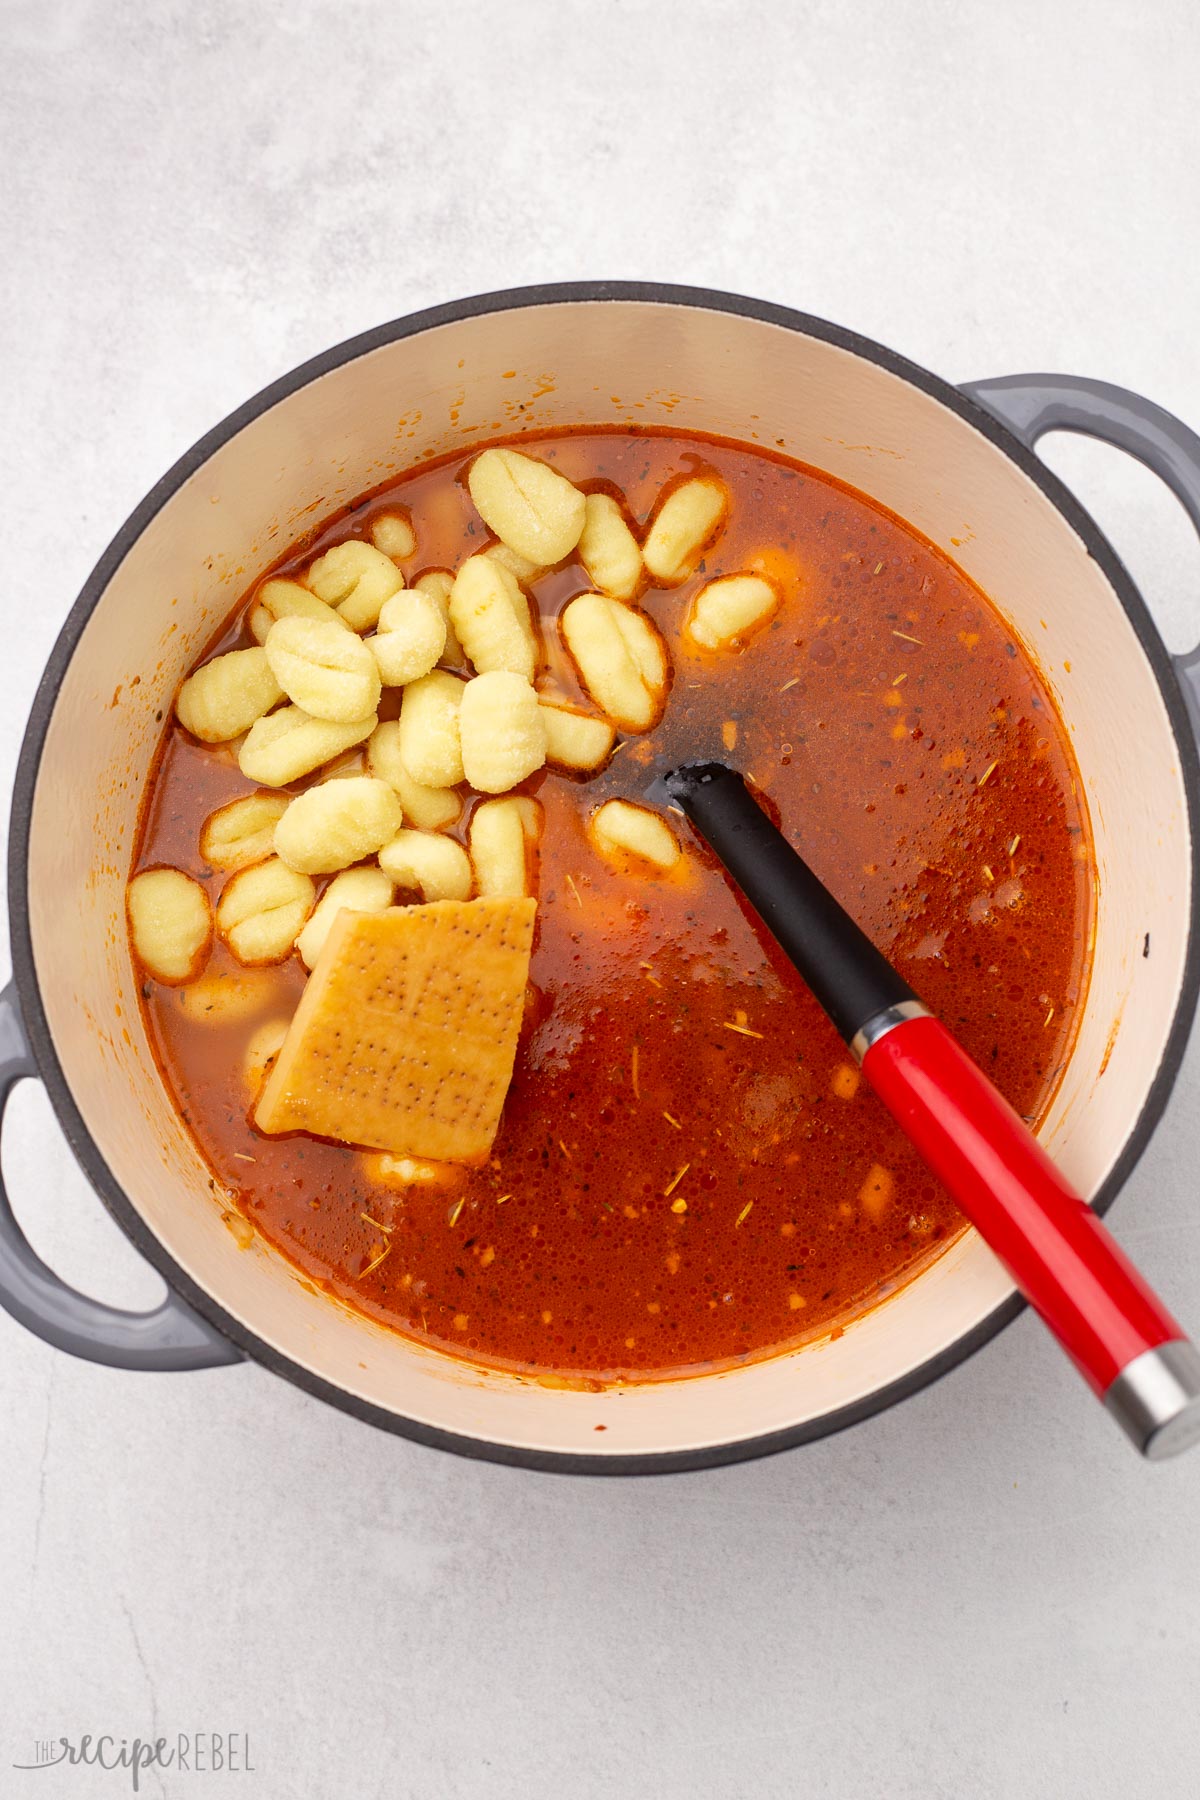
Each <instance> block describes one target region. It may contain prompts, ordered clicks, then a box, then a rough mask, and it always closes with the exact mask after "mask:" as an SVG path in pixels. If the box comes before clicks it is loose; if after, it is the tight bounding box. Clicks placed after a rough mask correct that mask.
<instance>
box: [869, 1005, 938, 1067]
mask: <svg viewBox="0 0 1200 1800" xmlns="http://www.w3.org/2000/svg"><path fill="white" fill-rule="evenodd" d="M932 1017H933V1014H932V1013H931V1012H930V1010H929V1008H928V1007H927V1006H924V1005H922V1003H921V1001H919V1000H901V1001H900V1002H899V1003H898V1004H897V1005H896V1006H885V1007H884V1009H883V1011H882V1012H877V1013H876V1014H875V1016H874V1017H873V1018H870V1019H868V1020H867V1022H866V1024H865V1025H860V1026H859V1028H858V1030H857V1031H856V1032H855V1034H854V1036H853V1037H852V1038H851V1039H850V1054H851V1056H852V1057H853V1058H854V1060H855V1062H856V1063H859V1064H861V1062H862V1059H863V1057H864V1056H865V1055H866V1054H867V1051H868V1050H869V1049H870V1048H871V1046H872V1044H877V1043H878V1042H879V1040H880V1038H881V1037H886V1036H887V1034H888V1032H889V1031H895V1029H896V1027H897V1025H904V1024H906V1023H907V1022H908V1020H909V1019H931V1018H932Z"/></svg>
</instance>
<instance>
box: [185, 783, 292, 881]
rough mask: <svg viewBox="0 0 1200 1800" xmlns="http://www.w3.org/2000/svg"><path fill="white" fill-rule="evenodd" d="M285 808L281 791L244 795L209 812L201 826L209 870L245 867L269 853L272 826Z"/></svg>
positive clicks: (201, 844) (273, 830)
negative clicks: (277, 792) (279, 792)
mask: <svg viewBox="0 0 1200 1800" xmlns="http://www.w3.org/2000/svg"><path fill="white" fill-rule="evenodd" d="M286 810H287V801H286V800H285V799H284V797H283V795H282V794H246V795H244V796H243V798H242V799H240V800H231V801H230V802H229V804H228V805H227V806H220V807H218V808H217V810H216V812H214V813H210V814H209V815H208V818H207V819H205V821H204V824H203V825H202V826H201V828H200V854H201V856H202V857H203V858H204V860H205V862H206V863H207V864H208V866H209V868H210V869H244V868H246V867H247V866H248V865H249V864H250V863H254V862H261V861H262V859H263V857H264V856H269V855H270V854H271V845H272V843H273V841H274V836H275V827H276V825H278V823H279V821H280V819H281V818H282V817H283V815H284V813H285V811H286Z"/></svg>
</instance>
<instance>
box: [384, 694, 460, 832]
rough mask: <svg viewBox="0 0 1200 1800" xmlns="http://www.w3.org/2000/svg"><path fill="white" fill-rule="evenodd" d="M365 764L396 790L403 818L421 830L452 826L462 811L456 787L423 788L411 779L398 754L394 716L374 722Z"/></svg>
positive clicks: (398, 737) (398, 732)
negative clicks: (380, 722) (379, 722)
mask: <svg viewBox="0 0 1200 1800" xmlns="http://www.w3.org/2000/svg"><path fill="white" fill-rule="evenodd" d="M367 765H368V767H369V769H370V771H371V774H372V775H377V776H378V777H379V779H380V781H386V782H387V784H388V786H389V787H392V788H394V789H395V790H396V794H397V796H398V797H399V800H400V805H401V807H402V808H403V811H404V817H405V819H406V820H407V821H408V822H409V824H412V825H416V826H418V827H419V829H420V830H421V831H441V830H443V829H444V828H445V827H446V826H447V825H453V824H454V822H455V820H456V819H457V818H458V816H459V814H460V813H461V812H462V797H461V795H460V794H459V792H458V789H457V788H452V787H425V786H423V785H422V783H421V782H419V781H414V780H413V778H412V776H411V775H410V774H409V772H408V770H407V769H406V768H405V766H404V761H403V758H402V757H401V755H400V725H399V722H398V720H396V719H389V720H387V721H386V723H385V724H383V725H377V726H376V727H375V730H374V731H373V732H372V733H371V737H370V740H369V742H368V744H367Z"/></svg>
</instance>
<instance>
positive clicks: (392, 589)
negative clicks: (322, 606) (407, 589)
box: [304, 538, 404, 631]
mask: <svg viewBox="0 0 1200 1800" xmlns="http://www.w3.org/2000/svg"><path fill="white" fill-rule="evenodd" d="M304 580H305V583H306V584H307V586H308V587H310V588H311V589H312V591H313V593H314V594H315V595H316V596H317V599H318V600H324V601H325V602H326V604H327V605H329V606H332V607H333V608H334V609H335V610H336V612H337V614H338V617H339V618H341V619H343V620H344V621H345V623H346V624H347V625H349V627H350V629H351V630H352V631H369V630H370V629H371V627H372V625H374V624H375V623H376V621H377V620H378V618H379V614H380V612H381V611H382V610H383V603H384V601H385V600H390V599H391V597H392V595H393V594H398V593H399V592H400V589H401V588H402V587H403V586H404V577H403V575H401V573H400V571H399V569H398V568H397V567H396V565H395V563H394V562H393V561H392V559H391V558H390V557H389V556H385V555H384V554H383V551H382V550H377V549H376V548H375V546H374V544H364V543H363V541H362V539H361V538H350V539H348V540H347V542H346V543H344V544H335V545H334V547H333V549H332V550H327V551H326V552H325V554H324V556H319V557H318V558H317V560H316V562H315V563H313V565H312V566H311V568H310V569H309V570H308V571H307V573H306V574H305V577H304Z"/></svg>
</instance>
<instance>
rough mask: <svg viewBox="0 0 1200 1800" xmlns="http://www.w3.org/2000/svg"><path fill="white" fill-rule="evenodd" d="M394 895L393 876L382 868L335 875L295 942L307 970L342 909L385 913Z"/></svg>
mask: <svg viewBox="0 0 1200 1800" xmlns="http://www.w3.org/2000/svg"><path fill="white" fill-rule="evenodd" d="M394 894H395V889H394V886H393V884H392V880H391V877H390V876H388V875H385V874H384V872H383V870H382V869H373V868H364V869H343V870H342V872H341V874H340V875H335V876H334V878H333V880H332V881H331V882H330V884H329V886H328V887H327V888H326V889H325V892H324V893H323V894H322V895H321V898H320V899H319V900H318V901H317V905H316V910H315V911H314V912H313V913H312V914H311V915H310V917H309V920H308V922H307V924H306V925H305V926H304V929H303V930H302V931H301V932H300V934H299V936H298V937H297V939H296V948H297V950H298V951H299V952H300V961H301V962H302V963H303V964H304V966H305V968H306V969H311V968H313V967H314V965H315V963H316V960H317V958H318V956H320V954H321V951H322V949H323V947H324V944H325V939H326V938H327V937H328V936H329V933H330V931H331V930H332V928H333V922H334V920H335V919H336V918H337V916H338V914H339V913H340V912H341V911H342V909H343V908H346V909H347V910H348V911H349V912H386V911H387V909H388V907H389V906H390V905H391V904H392V899H393V896H394Z"/></svg>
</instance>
